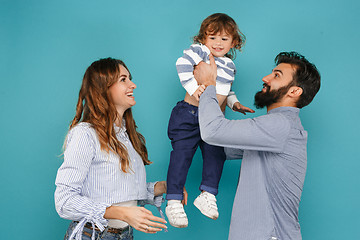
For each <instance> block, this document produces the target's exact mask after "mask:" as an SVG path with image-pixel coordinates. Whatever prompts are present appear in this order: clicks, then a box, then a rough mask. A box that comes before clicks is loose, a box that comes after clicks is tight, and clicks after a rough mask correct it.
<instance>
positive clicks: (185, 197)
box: [181, 187, 188, 205]
mask: <svg viewBox="0 0 360 240" xmlns="http://www.w3.org/2000/svg"><path fill="white" fill-rule="evenodd" d="M183 194H184V199H183V200H182V201H181V203H182V204H183V205H187V199H188V193H187V191H186V189H185V187H184V191H183Z"/></svg>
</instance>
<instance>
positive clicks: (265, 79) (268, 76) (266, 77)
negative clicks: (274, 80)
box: [262, 74, 271, 83]
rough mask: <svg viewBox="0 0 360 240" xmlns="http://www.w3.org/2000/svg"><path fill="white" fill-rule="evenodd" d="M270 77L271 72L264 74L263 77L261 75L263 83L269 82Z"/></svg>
mask: <svg viewBox="0 0 360 240" xmlns="http://www.w3.org/2000/svg"><path fill="white" fill-rule="evenodd" d="M270 79H271V74H269V75H266V76H265V77H263V79H262V81H263V82H264V83H269V82H270Z"/></svg>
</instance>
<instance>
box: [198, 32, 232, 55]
mask: <svg viewBox="0 0 360 240" xmlns="http://www.w3.org/2000/svg"><path fill="white" fill-rule="evenodd" d="M204 45H205V46H206V47H208V48H209V50H210V52H211V54H212V55H213V56H214V57H223V56H225V54H227V53H228V52H229V51H230V49H231V48H232V47H234V44H233V38H232V36H230V35H229V34H227V33H226V32H221V33H220V32H218V33H217V34H214V35H212V34H207V35H206V39H205V43H204Z"/></svg>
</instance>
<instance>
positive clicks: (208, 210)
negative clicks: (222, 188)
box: [194, 191, 219, 220]
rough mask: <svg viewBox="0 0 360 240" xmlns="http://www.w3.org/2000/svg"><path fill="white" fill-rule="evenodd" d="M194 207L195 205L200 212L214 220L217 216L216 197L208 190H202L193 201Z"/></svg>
mask: <svg viewBox="0 0 360 240" xmlns="http://www.w3.org/2000/svg"><path fill="white" fill-rule="evenodd" d="M194 205H195V207H197V208H198V209H199V210H200V212H201V213H202V214H204V215H205V216H207V217H209V218H212V219H214V220H216V219H217V218H218V217H219V212H218V208H217V205H216V198H215V196H214V195H213V194H211V193H208V192H205V191H204V192H202V193H201V194H200V195H199V196H198V197H197V198H196V199H195V201H194Z"/></svg>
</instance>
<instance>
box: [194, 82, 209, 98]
mask: <svg viewBox="0 0 360 240" xmlns="http://www.w3.org/2000/svg"><path fill="white" fill-rule="evenodd" d="M205 89H206V87H205V85H200V86H199V87H198V89H196V91H195V92H194V93H193V97H195V99H196V100H197V101H200V96H201V94H202V93H203V92H204V91H205Z"/></svg>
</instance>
